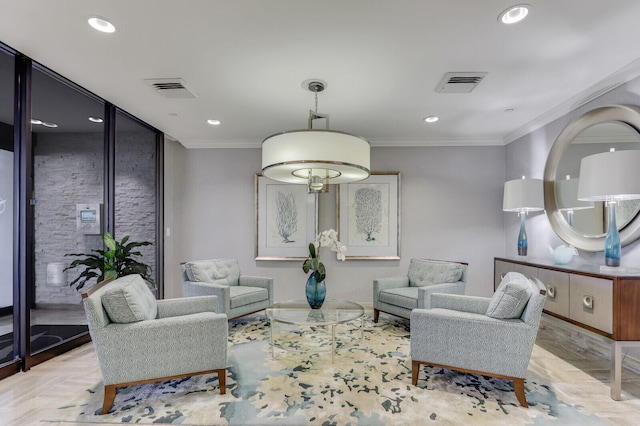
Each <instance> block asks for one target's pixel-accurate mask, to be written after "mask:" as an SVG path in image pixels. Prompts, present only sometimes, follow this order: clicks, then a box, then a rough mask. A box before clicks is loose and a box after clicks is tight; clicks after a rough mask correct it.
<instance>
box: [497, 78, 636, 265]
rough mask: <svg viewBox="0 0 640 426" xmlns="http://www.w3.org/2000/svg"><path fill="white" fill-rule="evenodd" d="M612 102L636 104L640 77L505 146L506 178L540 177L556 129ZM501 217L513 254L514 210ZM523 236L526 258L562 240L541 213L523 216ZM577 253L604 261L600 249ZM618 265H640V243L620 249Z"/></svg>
mask: <svg viewBox="0 0 640 426" xmlns="http://www.w3.org/2000/svg"><path fill="white" fill-rule="evenodd" d="M612 104H628V105H640V78H637V79H635V80H632V81H631V82H629V83H627V84H624V85H622V86H620V87H618V88H616V89H614V90H612V91H610V92H608V93H606V94H604V95H602V96H600V97H598V98H596V99H595V100H593V101H591V102H588V103H587V104H585V105H582V106H580V107H578V108H576V109H575V110H573V111H572V112H571V113H569V114H567V115H565V116H564V117H562V118H559V119H557V120H555V121H553V122H552V123H550V124H548V125H546V126H544V127H542V128H540V129H538V130H536V131H534V132H532V133H530V134H528V135H526V136H524V137H522V138H520V139H518V140H516V141H514V142H512V143H510V144H509V145H507V147H506V159H507V161H506V180H509V179H517V178H519V177H520V176H522V175H526V176H527V177H531V178H538V179H542V177H543V174H544V167H545V163H546V160H547V155H548V154H549V151H550V150H551V147H552V145H553V143H554V142H555V140H556V138H557V137H558V135H559V134H560V132H562V130H563V129H564V128H565V127H566V126H567V125H568V124H569V123H570V122H571V121H572V120H574V119H575V118H577V117H578V116H580V115H581V114H583V113H585V112H587V111H589V110H591V109H593V108H596V107H599V106H603V105H612ZM504 219H505V247H506V255H508V256H517V246H516V241H517V239H518V230H519V228H520V223H519V220H518V218H517V215H516V214H515V213H512V214H507V213H505V216H504ZM527 236H528V238H529V253H528V254H529V256H530V257H547V256H548V250H547V246H551V247H556V246H558V245H560V244H563V241H562V240H560V239H559V238H558V237H557V236H556V234H555V233H554V232H553V229H552V228H551V226H550V224H549V221H548V219H547V217H546V215H545V213H544V212H540V213H534V214H530V216H529V217H528V218H527ZM579 253H580V256H579V259H578V260H579V261H584V262H592V263H597V264H604V254H603V252H602V251H600V252H595V253H591V252H585V251H582V250H580V251H579ZM621 265H622V266H627V267H636V268H637V267H640V242H638V241H636V242H635V243H632V244H630V245H628V246H626V247H623V248H622V258H621Z"/></svg>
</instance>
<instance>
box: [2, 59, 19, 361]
mask: <svg viewBox="0 0 640 426" xmlns="http://www.w3.org/2000/svg"><path fill="white" fill-rule="evenodd" d="M13 72H14V64H13V56H11V55H8V54H6V53H4V52H3V51H1V50H0V93H3V94H5V93H13ZM13 228H14V218H13V98H12V96H2V97H0V365H2V364H5V363H7V362H10V361H11V360H13V359H14V348H13V315H14V313H15V314H17V310H14V309H13V255H14V253H13Z"/></svg>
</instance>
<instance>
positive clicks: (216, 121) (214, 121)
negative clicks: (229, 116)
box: [207, 119, 220, 126]
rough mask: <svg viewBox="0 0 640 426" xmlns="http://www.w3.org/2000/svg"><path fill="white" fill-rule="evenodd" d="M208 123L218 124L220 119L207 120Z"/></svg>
mask: <svg viewBox="0 0 640 426" xmlns="http://www.w3.org/2000/svg"><path fill="white" fill-rule="evenodd" d="M207 123H208V124H211V125H212V126H219V125H220V120H213V119H211V120H207Z"/></svg>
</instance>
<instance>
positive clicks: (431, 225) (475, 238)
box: [165, 142, 505, 303]
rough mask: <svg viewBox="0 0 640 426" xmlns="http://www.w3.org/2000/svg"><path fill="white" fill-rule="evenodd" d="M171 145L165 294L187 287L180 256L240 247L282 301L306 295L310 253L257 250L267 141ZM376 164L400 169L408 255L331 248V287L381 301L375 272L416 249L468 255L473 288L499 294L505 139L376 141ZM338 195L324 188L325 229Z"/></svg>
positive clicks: (228, 253) (244, 262)
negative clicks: (257, 192)
mask: <svg viewBox="0 0 640 426" xmlns="http://www.w3.org/2000/svg"><path fill="white" fill-rule="evenodd" d="M165 147H166V151H165V154H166V155H165V158H166V160H165V185H166V187H165V226H166V227H167V228H169V229H168V231H169V234H170V236H168V237H167V236H166V233H165V297H179V296H181V294H182V289H181V284H180V276H179V264H180V262H181V261H185V260H195V259H208V258H216V257H234V258H238V259H239V262H240V267H241V271H242V273H243V274H247V275H263V276H271V277H273V278H274V279H275V300H276V301H281V300H285V299H291V298H304V283H305V281H306V275H305V274H304V273H303V272H302V270H301V266H302V262H301V261H256V260H255V259H254V246H255V207H254V176H255V173H256V172H259V171H260V164H261V152H260V149H209V150H207V149H191V150H186V149H184V148H182V147H181V146H180V145H179V144H178V143H177V142H166V145H165ZM371 168H372V170H374V171H399V172H401V226H402V235H401V253H400V255H401V259H400V260H399V261H375V260H347V261H346V262H339V261H337V260H336V259H335V256H331V253H330V252H328V251H324V252H323V253H322V255H321V257H322V261H323V262H324V263H325V265H326V267H327V271H328V274H327V275H328V276H327V288H328V290H327V297H328V298H344V299H349V300H353V301H356V302H362V303H372V281H373V279H374V278H378V277H387V276H393V275H399V274H406V270H407V266H408V263H409V260H410V259H411V258H413V257H422V258H435V259H451V260H460V261H466V262H468V263H469V285H468V290H467V293H468V294H473V295H484V296H489V295H491V294H492V292H493V257H494V256H501V255H503V254H504V250H505V249H504V234H503V213H502V211H501V207H502V188H503V183H504V179H505V173H504V169H505V147H410V148H393V149H391V148H373V149H372V152H371ZM335 197H336V194H335V188H331V192H330V193H329V194H322V195H320V219H319V221H320V224H319V229H320V230H324V229H328V228H335V227H336V213H335V211H336V209H335V207H336V204H335ZM165 232H166V230H165Z"/></svg>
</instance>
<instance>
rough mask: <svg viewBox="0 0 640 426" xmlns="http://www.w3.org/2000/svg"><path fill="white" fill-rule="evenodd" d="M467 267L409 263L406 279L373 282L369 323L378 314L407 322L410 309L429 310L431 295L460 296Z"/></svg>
mask: <svg viewBox="0 0 640 426" xmlns="http://www.w3.org/2000/svg"><path fill="white" fill-rule="evenodd" d="M466 281H467V264H466V263H462V262H448V261H442V260H429V259H411V261H410V262H409V271H408V272H407V275H401V276H396V277H388V278H378V279H376V280H373V322H378V317H379V316H380V312H385V313H387V314H391V315H395V316H398V317H402V318H407V319H408V318H409V317H410V315H411V311H412V310H413V309H418V308H420V309H426V308H428V307H429V303H430V300H431V295H432V294H434V293H451V294H464V291H465V288H466Z"/></svg>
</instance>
